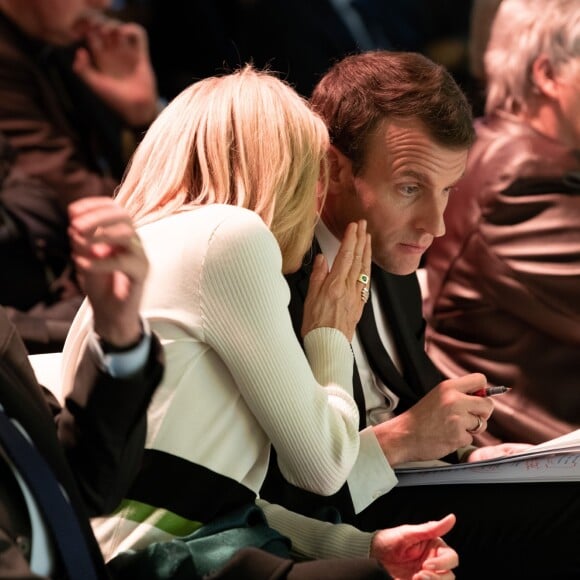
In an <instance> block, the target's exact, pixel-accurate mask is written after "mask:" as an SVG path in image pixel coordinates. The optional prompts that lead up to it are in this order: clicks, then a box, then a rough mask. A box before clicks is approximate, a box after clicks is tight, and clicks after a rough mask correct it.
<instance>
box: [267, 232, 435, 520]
mask: <svg viewBox="0 0 580 580" xmlns="http://www.w3.org/2000/svg"><path fill="white" fill-rule="evenodd" d="M318 252H320V248H319V247H318V244H317V243H316V242H315V243H314V246H313V255H315V254H316V253H318ZM311 263H312V262H311V261H310V260H307V261H305V263H304V264H303V265H302V268H301V269H300V270H298V272H296V273H294V274H291V275H288V276H286V281H287V282H288V285H289V286H290V291H291V298H290V306H289V309H290V314H291V317H292V322H293V324H294V330H295V332H296V335H297V336H298V337H300V328H301V325H302V317H303V313H304V300H305V298H306V293H307V291H308V282H309V279H310V274H311V272H312V267H311ZM371 278H372V280H373V283H374V285H375V287H376V290H377V291H378V292H379V300H380V303H381V306H382V308H383V309H384V312H385V314H386V315H387V317H388V320H389V324H390V325H391V328H392V331H393V333H394V336H395V340H396V343H397V348H398V352H399V355H400V360H401V364H402V365H403V369H404V372H403V374H402V375H401V373H400V372H399V371H398V370H397V368H396V367H395V366H394V364H393V362H392V360H391V358H390V356H389V355H388V353H387V352H386V350H385V349H384V347H382V345H380V348H378V349H377V351H378V352H376V353H375V354H376V357H377V358H379V359H381V360H382V361H383V364H382V367H381V369H380V370H381V371H382V372H381V373H380V376H381V379H382V381H383V383H384V384H385V385H388V386H389V389H391V390H392V391H393V392H394V393H395V394H396V395H397V396H398V397H400V402H399V405H398V406H397V410H396V412H397V413H400V412H402V411H404V410H406V409H408V408H409V407H411V406H412V405H414V404H415V403H416V402H417V401H418V400H419V399H420V398H421V397H422V396H423V395H425V394H426V393H427V392H428V391H429V390H430V389H432V388H433V387H434V386H435V385H437V384H438V383H439V382H440V381H441V380H443V375H442V374H441V373H440V372H439V371H438V370H437V369H436V367H435V365H434V364H433V363H432V362H431V360H430V359H429V357H428V356H427V354H426V353H425V346H424V345H425V343H424V333H425V320H424V319H423V316H422V310H421V290H420V287H419V282H418V280H417V276H416V275H415V274H414V273H413V274H410V275H408V276H395V275H393V274H388V273H387V272H384V271H383V270H381V269H380V268H378V267H377V266H374V265H373V269H372V276H371ZM368 305H369V306H370V301H369V303H368ZM357 332H358V333H359V335H360V334H361V333H362V332H365V329H364V328H362V327H361V325H360V324H359V326H358V328H357ZM353 392H354V399H355V401H356V403H357V407H358V410H359V416H360V428H361V429H363V428H364V427H366V408H365V401H364V395H363V391H362V386H361V382H360V378H359V375H358V371H357V368H356V364H355V366H354V373H353ZM260 495H261V496H262V497H264V498H265V499H267V500H269V501H272V502H274V501H276V502H278V503H281V504H282V505H284V506H286V507H290V508H291V509H294V510H296V511H298V512H300V513H307V514H309V515H310V514H318V513H319V509H320V508H321V505H326V506H332V507H335V508H337V509H339V510H340V513H341V517H342V518H343V519H346V520H347V521H351V520H354V519H355V514H354V511H353V506H352V502H351V500H350V494H349V492H348V488H347V486H346V485H344V486H343V487H342V489H341V490H340V491H339V492H338V493H337V494H335V495H333V496H330V497H323V496H319V495H315V494H313V493H310V492H307V491H304V490H301V489H298V488H297V487H295V486H292V485H291V484H289V483H287V482H286V481H285V480H284V477H283V476H282V474H281V473H280V471H279V470H278V466H277V460H276V454H275V452H273V453H272V457H271V460H270V469H269V473H268V476H267V478H266V482H265V484H264V487H263V488H262V490H261V492H260ZM323 514H324V517H327V514H325V513H324V512H323Z"/></svg>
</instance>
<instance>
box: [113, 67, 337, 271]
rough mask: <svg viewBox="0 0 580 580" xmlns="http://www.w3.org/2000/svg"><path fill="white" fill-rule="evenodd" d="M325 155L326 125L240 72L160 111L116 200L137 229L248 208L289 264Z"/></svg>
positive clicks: (199, 85) (299, 251) (286, 92)
mask: <svg viewBox="0 0 580 580" xmlns="http://www.w3.org/2000/svg"><path fill="white" fill-rule="evenodd" d="M327 148H328V132H327V129H326V126H325V124H324V122H323V121H322V120H321V119H320V118H319V117H318V116H317V115H315V114H314V113H313V112H312V111H311V109H310V107H309V106H308V104H307V103H306V101H305V100H304V99H303V98H302V97H300V96H299V95H298V94H297V93H296V92H295V91H294V90H293V89H292V88H291V87H290V86H289V85H287V84H286V83H285V82H283V81H281V80H279V79H277V78H276V77H275V76H274V75H273V74H271V73H269V72H266V71H258V70H255V69H254V68H253V67H252V66H250V65H246V66H245V67H244V68H242V69H240V70H238V71H236V72H233V73H231V74H227V75H224V76H220V77H210V78H207V79H204V80H201V81H199V82H196V83H194V84H192V85H190V86H189V87H188V88H186V89H184V90H183V91H182V92H181V93H180V94H179V95H178V96H177V97H175V99H173V101H171V102H170V103H169V105H168V106H167V107H166V108H165V109H164V110H163V111H162V112H161V114H160V115H159V117H158V118H157V119H156V120H155V122H154V123H153V124H152V125H151V127H150V128H149V130H148V131H147V133H146V134H145V136H144V138H143V140H142V141H141V143H140V145H139V146H138V148H137V150H136V151H135V153H134V155H133V158H132V160H131V163H130V165H129V167H128V170H127V172H126V175H125V176H124V178H123V181H122V183H121V185H120V188H119V190H118V192H117V196H116V199H117V200H118V202H119V203H120V204H121V205H123V206H125V207H126V208H127V209H128V211H129V213H130V214H131V216H132V217H133V219H134V220H135V222H136V224H137V225H138V226H140V225H143V224H145V223H148V222H151V221H154V220H157V219H160V218H162V217H164V216H167V215H169V214H172V213H175V212H177V211H180V210H181V209H183V208H186V207H191V206H200V205H207V204H212V203H223V204H230V205H236V206H239V207H244V208H247V209H250V210H253V211H255V212H256V213H257V214H258V215H259V216H260V217H261V218H262V219H263V221H264V222H265V223H266V225H268V227H269V228H270V230H271V231H272V233H273V234H274V236H275V237H276V239H277V241H278V243H279V245H280V248H281V250H282V255H283V257H284V263H285V264H287V263H291V262H296V260H297V259H299V260H300V259H302V257H303V256H304V254H305V252H306V251H307V249H308V247H309V245H310V243H311V241H312V235H313V228H314V223H315V220H316V203H317V187H318V192H321V191H322V192H325V191H326V179H327V176H326V173H327V172H326V161H325V159H326V151H327ZM319 180H322V187H320V181H319ZM320 202H321V203H322V200H320Z"/></svg>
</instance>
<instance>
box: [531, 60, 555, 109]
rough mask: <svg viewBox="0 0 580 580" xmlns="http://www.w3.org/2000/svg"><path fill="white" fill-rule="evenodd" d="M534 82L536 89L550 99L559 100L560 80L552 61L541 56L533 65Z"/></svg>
mask: <svg viewBox="0 0 580 580" xmlns="http://www.w3.org/2000/svg"><path fill="white" fill-rule="evenodd" d="M532 80H533V84H534V87H535V88H536V90H538V91H539V92H540V93H541V94H543V95H545V96H546V97H548V98H550V99H557V98H558V79H557V75H556V70H555V69H554V66H553V64H552V62H551V61H550V59H549V58H548V57H547V56H546V55H545V54H541V55H540V56H538V57H537V58H536V60H534V62H533V64H532Z"/></svg>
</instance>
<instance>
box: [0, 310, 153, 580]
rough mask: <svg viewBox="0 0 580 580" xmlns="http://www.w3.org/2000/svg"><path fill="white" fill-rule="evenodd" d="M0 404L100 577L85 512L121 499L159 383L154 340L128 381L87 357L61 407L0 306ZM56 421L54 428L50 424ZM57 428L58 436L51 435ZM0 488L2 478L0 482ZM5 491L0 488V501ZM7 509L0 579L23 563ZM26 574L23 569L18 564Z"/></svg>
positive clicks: (0, 533) (2, 517)
mask: <svg viewBox="0 0 580 580" xmlns="http://www.w3.org/2000/svg"><path fill="white" fill-rule="evenodd" d="M0 364H2V370H3V373H2V376H3V377H13V379H14V380H9V379H7V380H1V381H0V403H1V404H2V406H3V407H4V409H5V411H6V413H7V414H8V415H9V416H10V417H11V418H13V419H16V420H17V421H18V422H19V423H20V424H21V425H22V427H24V429H25V431H26V432H27V433H28V435H29V436H30V438H31V439H32V442H33V443H34V445H35V446H36V448H37V449H38V450H39V451H40V453H41V455H42V456H43V457H44V458H45V459H46V461H47V462H48V464H49V466H50V467H51V469H52V470H53V471H54V474H55V476H56V478H57V479H58V481H59V482H60V484H61V485H62V487H63V488H64V489H65V491H66V493H67V494H68V496H69V498H70V501H71V504H72V506H73V508H74V510H75V512H76V513H77V514H78V516H79V518H78V519H79V521H80V524H81V527H82V528H83V531H84V536H85V539H86V542H87V544H88V546H89V547H90V550H91V554H92V556H93V560H94V562H95V567H96V569H97V571H98V573H99V577H102V578H107V577H108V574H107V573H106V570H105V566H104V562H103V559H102V556H101V553H100V550H99V548H98V545H97V543H96V541H95V538H94V536H93V534H92V531H91V528H90V525H89V519H88V518H89V516H93V515H98V514H103V513H107V512H109V511H111V510H112V509H114V508H115V507H116V506H117V505H118V503H119V502H120V501H121V500H122V498H123V497H124V494H125V492H126V489H127V488H128V486H129V484H130V482H131V481H132V478H133V476H134V474H135V473H136V471H137V469H138V467H139V464H140V459H141V456H142V454H143V448H144V443H145V433H146V413H145V411H146V408H147V405H148V404H149V401H150V399H151V396H152V394H153V391H154V389H155V387H156V386H157V384H158V383H159V381H160V380H161V376H162V371H163V365H162V362H161V347H160V345H159V343H158V341H157V339H156V338H153V340H152V348H151V352H150V355H149V359H148V361H147V364H146V366H145V367H144V369H143V370H142V371H141V372H139V373H137V374H135V375H133V376H131V377H130V378H128V379H114V378H112V377H110V376H109V375H107V374H105V373H103V372H100V371H99V370H98V369H97V368H96V366H95V364H94V363H93V361H92V359H91V356H90V355H87V356H86V357H85V358H84V360H83V361H82V363H81V369H80V371H79V374H78V376H77V381H76V383H75V385H74V389H73V392H72V393H71V395H70V396H69V397H68V398H67V400H66V404H65V406H64V408H61V407H60V405H59V404H58V403H57V401H56V399H54V397H52V395H51V394H50V393H49V392H48V391H46V390H43V388H41V387H40V386H39V384H38V382H37V381H36V378H35V376H34V372H33V370H32V367H31V366H30V364H29V362H28V355H27V352H26V349H25V348H24V345H23V343H22V341H21V339H20V337H19V336H18V334H17V333H16V331H15V329H14V326H13V325H12V324H10V322H9V321H8V319H7V317H6V314H5V312H4V310H3V309H2V308H1V307H0ZM55 422H56V428H55ZM57 432H58V436H57ZM0 488H2V482H0ZM5 494H6V491H4V493H3V492H2V490H1V489H0V496H2V501H3V502H5V501H7V499H6V495H5ZM10 511H11V509H10V506H7V505H6V504H5V503H2V505H0V577H6V576H4V574H6V573H8V575H10V577H14V576H12V574H15V572H16V569H15V568H11V567H12V566H15V565H16V566H19V565H21V564H24V563H25V562H24V561H23V559H22V558H20V560H18V558H16V559H15V556H18V553H17V550H18V548H16V547H15V545H14V542H13V540H12V538H14V536H15V535H17V534H15V533H14V530H13V529H11V526H12V525H13V524H14V521H13V520H10V519H9V513H10ZM20 571H21V573H24V574H25V575H24V576H18V577H19V578H21V577H22V578H27V577H28V576H27V575H26V572H25V570H24V571H23V570H22V569H20Z"/></svg>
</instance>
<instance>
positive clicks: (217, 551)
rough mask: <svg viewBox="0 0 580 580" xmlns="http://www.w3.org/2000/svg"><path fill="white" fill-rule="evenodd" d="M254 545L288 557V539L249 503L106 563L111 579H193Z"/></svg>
mask: <svg viewBox="0 0 580 580" xmlns="http://www.w3.org/2000/svg"><path fill="white" fill-rule="evenodd" d="M250 546H251V547H255V548H260V549H262V550H265V551H267V552H270V553H271V554H275V555H277V556H281V557H284V558H289V557H290V548H291V543H290V540H289V539H288V538H286V537H285V536H282V535H281V534H279V533H278V532H277V531H276V530H273V529H272V528H270V527H269V526H268V524H267V523H266V518H265V516H264V514H263V513H262V510H261V509H260V508H259V507H258V506H256V505H254V504H252V505H249V506H244V507H241V508H239V509H237V510H235V511H234V512H232V513H230V514H228V515H226V516H223V517H221V518H218V519H216V520H214V521H212V522H211V523H208V524H206V525H204V526H201V527H200V528H199V529H198V530H196V531H195V532H193V533H192V534H189V535H188V536H183V537H181V538H175V539H174V540H171V541H168V542H156V543H154V544H151V545H150V546H148V547H147V548H145V549H143V550H139V551H128V552H123V553H121V554H119V555H118V556H116V557H115V558H113V560H111V562H109V564H108V566H109V570H110V571H111V573H112V574H113V577H114V578H118V579H125V578H126V579H127V580H134V579H135V578H139V580H196V579H198V578H199V579H201V578H203V577H204V576H206V575H207V574H210V573H211V572H215V571H216V570H219V569H220V568H222V567H223V566H224V565H225V564H227V562H228V561H229V560H230V559H231V558H232V556H233V555H234V554H235V553H236V552H237V551H238V550H240V549H241V548H246V547H250Z"/></svg>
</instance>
